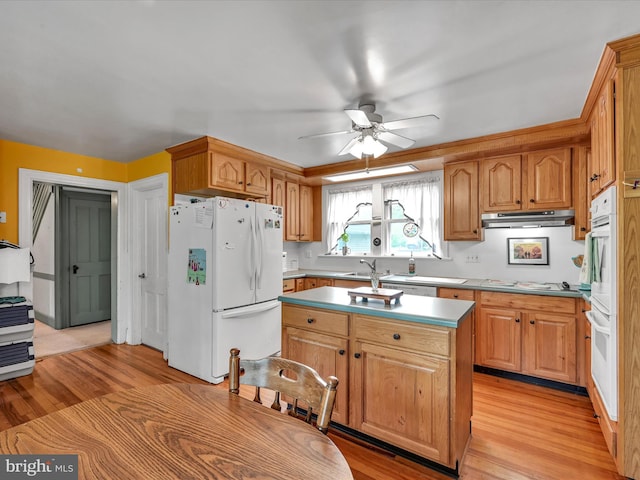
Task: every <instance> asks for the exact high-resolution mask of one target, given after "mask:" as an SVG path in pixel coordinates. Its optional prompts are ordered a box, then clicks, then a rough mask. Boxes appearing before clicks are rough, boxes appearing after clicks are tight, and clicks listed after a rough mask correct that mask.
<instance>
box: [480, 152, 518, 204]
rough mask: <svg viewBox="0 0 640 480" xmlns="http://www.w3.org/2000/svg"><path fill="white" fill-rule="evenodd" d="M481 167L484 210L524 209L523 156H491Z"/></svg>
mask: <svg viewBox="0 0 640 480" xmlns="http://www.w3.org/2000/svg"><path fill="white" fill-rule="evenodd" d="M481 165H482V168H481V181H480V185H481V191H482V211H483V212H506V211H512V210H521V209H522V157H521V156H520V155H511V156H508V157H498V158H489V159H487V160H483V161H482V163H481Z"/></svg>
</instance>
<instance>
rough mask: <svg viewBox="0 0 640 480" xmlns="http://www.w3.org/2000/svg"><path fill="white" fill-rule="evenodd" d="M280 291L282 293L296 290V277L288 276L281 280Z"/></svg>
mask: <svg viewBox="0 0 640 480" xmlns="http://www.w3.org/2000/svg"><path fill="white" fill-rule="evenodd" d="M282 291H283V292H284V293H287V292H295V291H296V279H295V278H289V279H287V280H283V281H282Z"/></svg>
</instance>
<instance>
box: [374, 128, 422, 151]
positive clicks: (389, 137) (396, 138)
mask: <svg viewBox="0 0 640 480" xmlns="http://www.w3.org/2000/svg"><path fill="white" fill-rule="evenodd" d="M378 140H382V141H383V142H387V143H390V144H391V145H395V146H396V147H400V148H409V147H410V146H411V145H413V144H414V143H416V141H415V140H411V139H410V138H407V137H403V136H402V135H398V134H397V133H392V132H379V133H378Z"/></svg>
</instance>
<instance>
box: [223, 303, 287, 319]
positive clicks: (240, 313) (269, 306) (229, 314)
mask: <svg viewBox="0 0 640 480" xmlns="http://www.w3.org/2000/svg"><path fill="white" fill-rule="evenodd" d="M279 305H280V301H279V300H272V301H270V302H264V303H256V304H254V305H249V306H248V307H240V308H234V309H232V310H227V311H226V312H223V313H222V318H238V317H247V316H249V315H255V314H256V313H262V312H267V311H269V310H273V309H274V308H278V306H279Z"/></svg>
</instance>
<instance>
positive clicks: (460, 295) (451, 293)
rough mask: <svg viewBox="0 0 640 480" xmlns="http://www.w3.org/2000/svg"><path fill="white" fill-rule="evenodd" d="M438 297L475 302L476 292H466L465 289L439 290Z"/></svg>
mask: <svg viewBox="0 0 640 480" xmlns="http://www.w3.org/2000/svg"><path fill="white" fill-rule="evenodd" d="M438 297H440V298H453V299H454V300H469V301H471V302H473V301H475V299H476V298H475V290H466V289H463V288H446V287H445V288H442V287H441V288H438Z"/></svg>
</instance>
